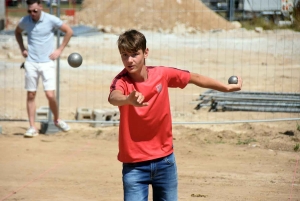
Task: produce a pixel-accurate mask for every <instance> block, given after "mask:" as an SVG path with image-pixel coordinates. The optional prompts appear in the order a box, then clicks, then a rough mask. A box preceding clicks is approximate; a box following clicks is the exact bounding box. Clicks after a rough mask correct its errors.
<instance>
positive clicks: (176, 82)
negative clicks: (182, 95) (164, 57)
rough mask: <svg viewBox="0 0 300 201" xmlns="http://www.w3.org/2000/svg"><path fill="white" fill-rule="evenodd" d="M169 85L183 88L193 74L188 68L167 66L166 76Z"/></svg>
mask: <svg viewBox="0 0 300 201" xmlns="http://www.w3.org/2000/svg"><path fill="white" fill-rule="evenodd" d="M165 77H166V78H167V82H168V87H171V88H177V87H179V88H181V89H183V88H184V87H186V85H187V84H188V83H189V81H190V78H191V75H190V72H189V71H187V70H181V69H178V68H173V67H168V68H166V76H165Z"/></svg>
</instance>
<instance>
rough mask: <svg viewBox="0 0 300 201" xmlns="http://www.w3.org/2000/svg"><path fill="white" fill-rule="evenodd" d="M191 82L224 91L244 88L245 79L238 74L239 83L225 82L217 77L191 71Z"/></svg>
mask: <svg viewBox="0 0 300 201" xmlns="http://www.w3.org/2000/svg"><path fill="white" fill-rule="evenodd" d="M189 83H191V84H195V85H197V86H199V87H203V88H209V89H214V90H217V91H222V92H231V91H239V90H241V89H242V84H243V80H242V78H241V77H239V76H238V83H237V84H223V83H222V82H219V81H217V80H215V79H212V78H210V77H206V76H203V75H200V74H196V73H191V78H190V81H189Z"/></svg>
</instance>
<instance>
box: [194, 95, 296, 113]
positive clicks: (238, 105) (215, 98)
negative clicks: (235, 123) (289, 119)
mask: <svg viewBox="0 0 300 201" xmlns="http://www.w3.org/2000/svg"><path fill="white" fill-rule="evenodd" d="M198 100H199V101H200V102H199V103H198V104H197V106H196V108H195V109H197V110H199V109H200V108H203V107H210V109H209V111H213V112H216V111H258V112H288V113H300V93H276V92H275V93H270V92H249V91H239V92H230V93H223V92H218V91H214V90H208V91H206V92H204V93H203V94H201V95H200V97H199V99H198Z"/></svg>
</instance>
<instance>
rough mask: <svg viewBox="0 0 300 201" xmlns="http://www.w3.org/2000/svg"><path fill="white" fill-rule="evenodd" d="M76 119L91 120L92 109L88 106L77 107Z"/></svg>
mask: <svg viewBox="0 0 300 201" xmlns="http://www.w3.org/2000/svg"><path fill="white" fill-rule="evenodd" d="M75 119H76V120H87V119H88V120H92V119H93V111H92V109H90V108H77V110H76V117H75Z"/></svg>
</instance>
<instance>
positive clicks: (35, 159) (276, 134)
mask: <svg viewBox="0 0 300 201" xmlns="http://www.w3.org/2000/svg"><path fill="white" fill-rule="evenodd" d="M86 2H90V1H86ZM113 2H114V3H113ZM116 2H117V3H120V7H121V2H120V1H106V4H105V6H106V7H107V9H109V7H110V6H113V5H115V3H116ZM137 2H139V1H137ZM157 2H158V3H157V4H155V5H157V9H158V10H159V9H161V7H164V6H169V7H170V9H173V10H176V9H177V10H178V9H179V7H180V6H181V7H182V8H185V9H186V10H184V12H186V13H188V12H187V10H190V11H191V10H193V7H191V5H188V4H184V3H182V2H185V1H180V0H176V1H175V0H174V2H177V3H176V6H177V7H176V6H175V4H174V5H172V6H171V5H169V4H168V5H165V4H166V3H167V1H161V0H160V1H157ZM159 2H165V4H163V3H162V5H161V4H159ZM168 2H169V1H168ZM170 2H171V1H170ZM187 2H188V1H187ZM189 2H196V1H189ZM110 3H111V4H110ZM122 3H123V4H122V6H123V7H124V6H128V5H127V4H126V3H124V2H123V1H122ZM177 4H178V5H177ZM182 4H184V5H182ZM118 5H119V4H118ZM139 5H140V3H139ZM145 5H146V6H145V7H144V8H143V9H144V10H147V9H148V11H149V6H150V7H151V5H152V6H153V5H154V4H153V3H151V1H146V4H145ZM102 6H104V5H102ZM140 6H141V5H140ZM178 6H179V7H178ZM183 6H186V7H183ZM197 6H198V7H199V5H196V6H195V8H196V7H197ZM106 7H104V8H106ZM104 8H103V9H104ZM118 8H119V7H118ZM143 9H142V10H140V11H139V12H137V14H141V13H143V12H142V11H143ZM201 9H206V8H204V7H203V8H202V7H201ZM104 10H105V9H104ZM103 12H104V11H103ZM149 12H150V11H149ZM151 12H152V11H151ZM153 12H154V11H153ZM184 12H183V13H184ZM205 12H206V13H210V16H212V17H214V20H213V21H212V22H215V23H214V24H212V25H210V24H208V22H209V19H207V18H205V19H203V18H201V19H199V20H200V21H195V22H194V23H196V24H198V25H199V26H200V25H201V22H203V20H204V21H205V22H207V25H206V26H205V27H203V26H202V27H196V28H195V29H193V30H190V29H189V26H194V25H193V24H192V25H189V26H187V25H188V24H189V23H188V24H186V26H185V28H183V32H185V31H186V30H188V29H189V30H190V31H187V32H189V33H192V34H187V33H182V32H179V31H178V32H176V30H177V29H180V27H181V25H178V26H177V28H175V29H173V28H174V27H173V28H172V27H171V28H170V27H168V26H167V25H170V24H171V25H172V26H174V24H172V23H173V21H170V22H172V23H170V24H169V23H167V22H164V21H161V22H160V23H161V24H163V25H165V27H163V31H162V30H159V26H158V25H157V23H158V24H159V22H158V21H154V22H155V23H153V27H152V29H151V30H153V31H151V30H145V32H144V33H145V35H146V37H147V40H148V47H149V48H150V55H149V59H147V64H148V65H158V64H160V65H166V66H175V67H180V68H183V69H187V70H190V71H192V72H197V73H201V74H204V75H207V76H210V77H213V78H215V79H218V80H220V81H223V82H227V79H228V77H229V76H231V75H233V74H237V75H241V76H242V78H243V80H244V85H243V90H244V91H267V92H294V93H299V92H300V88H299V86H300V68H299V63H300V58H299V55H300V34H299V33H295V32H292V31H289V30H280V31H263V32H262V33H258V32H255V31H246V30H244V29H238V30H227V31H224V30H225V29H226V28H228V27H230V26H229V25H228V24H227V22H225V21H224V20H222V19H220V18H215V15H214V14H212V13H211V12H210V11H205ZM84 13H87V14H91V13H92V12H88V10H83V11H82V13H81V15H84ZM93 13H94V14H97V13H95V12H93ZM156 13H157V12H156ZM158 13H159V12H158ZM179 13H181V11H180V12H178V16H175V18H178V19H183V18H184V19H187V20H186V21H187V22H188V19H190V20H192V19H194V18H193V16H192V15H193V14H194V13H192V14H187V16H182V13H181V14H179ZM102 14H103V13H102ZM164 14H166V15H164ZM167 14H168V13H166V12H161V13H160V15H161V17H158V19H161V18H162V19H166V18H167V17H168V15H167ZM107 15H109V14H107ZM112 15H113V13H112ZM203 16H205V17H207V15H203ZM77 17H78V18H79V17H80V15H78V16H77ZM90 17H91V19H95V20H96V19H100V18H101V17H99V16H98V17H97V16H96V15H95V16H94V15H93V16H90ZM78 18H77V20H78V21H80V19H78ZM111 19H113V18H112V17H111V18H110V20H111ZM136 19H139V18H138V17H137V18H136ZM147 19H148V18H147ZM153 19H154V18H153ZM155 19H156V18H155ZM85 20H86V21H85ZM124 20H128V19H127V18H126V19H124ZM12 21H14V22H16V20H11V22H12ZM82 21H83V22H85V23H88V21H90V24H94V25H95V26H100V27H101V26H102V25H103V26H106V31H107V30H108V28H107V26H109V23H107V24H105V23H104V24H101V23H103V21H101V22H100V24H99V23H98V22H97V21H95V22H93V20H90V19H89V18H87V19H85V18H84V17H82ZM150 21H151V20H150ZM121 22H122V21H121ZM174 22H175V21H174ZM181 22H182V21H181ZM217 22H220V23H221V24H222V26H223V28H222V29H223V31H222V30H215V29H216V27H218V26H220V24H219V25H218V23H217ZM121 24H122V23H121ZM123 24H127V23H123ZM202 25H203V24H202ZM11 27H15V24H12V25H11ZM116 27H117V28H116V29H114V30H111V32H110V33H101V34H99V35H95V36H94V35H90V36H85V37H73V38H72V39H71V41H70V43H69V45H68V47H66V49H65V50H64V52H63V54H62V56H61V75H60V76H61V81H60V83H61V86H60V87H61V88H60V90H61V97H60V114H61V116H62V118H63V119H66V120H74V116H75V111H76V108H78V107H89V108H94V109H96V108H110V107H112V106H110V105H109V104H108V103H107V96H108V90H109V85H110V82H111V80H112V78H113V77H114V76H115V75H116V73H118V71H119V70H120V69H122V64H121V62H120V58H119V54H118V51H117V48H116V47H117V46H116V40H117V35H116V34H115V33H116V32H119V31H120V30H121V29H124V28H125V27H121V26H116ZM141 28H143V27H141ZM181 28H182V27H181ZM211 29H214V31H203V30H211ZM157 30H158V32H160V33H158V32H157ZM172 30H173V31H172ZM0 39H1V40H0V46H1V48H0V59H1V61H0V92H1V93H0V118H1V119H3V118H6V119H26V118H27V117H26V107H25V97H26V92H25V90H24V89H23V83H24V72H23V71H22V70H20V69H19V65H20V63H21V62H22V61H23V58H22V57H21V56H20V52H19V49H18V47H17V44H16V42H15V41H14V37H13V36H0ZM75 51H76V52H79V53H80V54H81V55H82V56H83V58H84V62H83V65H82V66H81V67H80V68H78V69H73V68H70V67H69V66H68V64H67V62H66V58H67V56H68V55H69V54H70V53H72V52H75ZM40 87H41V86H40ZM205 90H206V89H199V88H198V87H194V86H188V87H186V88H185V89H184V90H179V89H176V90H175V89H172V90H170V97H171V98H170V99H171V109H172V116H173V121H174V122H216V121H217V122H218V121H239V120H250V121H251V120H268V119H281V118H299V114H290V113H263V112H216V113H208V112H207V109H205V108H204V109H201V110H199V111H195V110H194V107H195V105H196V103H197V101H195V99H197V98H198V97H199V94H200V93H202V92H204V91H205ZM44 105H47V102H46V100H45V97H44V94H43V92H42V87H41V88H40V89H39V91H38V97H37V106H38V107H39V106H44ZM298 123H299V124H300V122H297V121H274V122H263V121H262V122H257V123H236V124H217V123H212V124H181V125H179V124H174V129H173V131H174V147H175V155H176V160H177V166H178V176H179V200H180V201H181V200H182V201H220V200H222V201H223V200H224V201H227V200H228V201H246V200H247V201H270V200H272V201H283V200H293V201H299V200H300V161H299V160H300V155H299V150H298V151H295V150H297V145H299V144H300V131H299V129H300V128H299V124H298ZM36 125H37V126H38V127H40V124H39V123H37V124H36ZM70 125H71V127H72V130H71V131H70V132H68V133H62V132H58V133H55V134H50V135H39V136H38V137H36V138H32V139H29V138H24V137H23V133H24V132H25V131H26V129H27V128H28V122H16V121H1V122H0V127H1V128H2V134H0V200H1V201H2V200H3V201H4V200H5V201H6V200H11V201H12V200H14V201H17V200H30V201H47V200H51V201H52V200H55V201H82V200H89V201H94V200H95V201H96V200H97V201H99V200H100V201H114V200H122V195H123V191H122V178H121V170H122V164H121V163H120V162H119V161H118V160H117V154H118V127H117V126H108V127H92V126H90V125H89V124H87V123H70ZM294 149H295V150H294ZM150 191H151V190H150ZM149 200H151V193H150V198H149Z"/></svg>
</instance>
